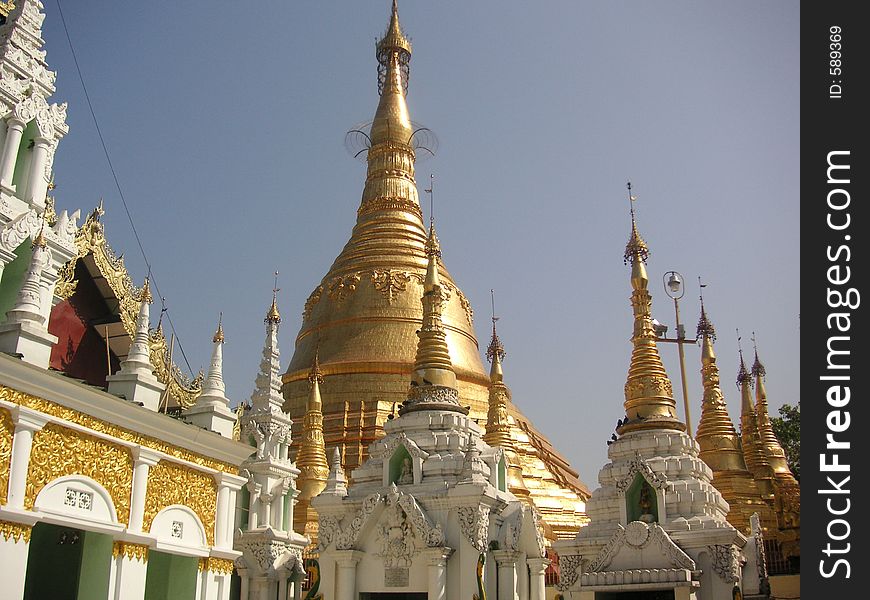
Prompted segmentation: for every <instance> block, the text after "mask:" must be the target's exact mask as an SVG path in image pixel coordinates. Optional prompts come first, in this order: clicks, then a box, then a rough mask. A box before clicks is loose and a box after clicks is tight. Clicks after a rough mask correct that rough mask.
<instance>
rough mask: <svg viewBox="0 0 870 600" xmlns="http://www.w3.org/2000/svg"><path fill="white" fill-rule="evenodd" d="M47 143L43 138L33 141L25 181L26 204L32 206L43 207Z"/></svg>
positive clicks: (46, 185)
mask: <svg viewBox="0 0 870 600" xmlns="http://www.w3.org/2000/svg"><path fill="white" fill-rule="evenodd" d="M48 152H49V141H48V140H47V139H45V138H44V137H37V138H35V139H34V140H33V155H32V158H31V159H30V173H29V176H28V180H27V187H26V189H27V198H26V200H27V202H28V203H29V204H31V205H32V206H38V207H40V208H44V207H45V192H46V190H47V188H48V180H47V179H46V178H45V165H46V162H47V161H48Z"/></svg>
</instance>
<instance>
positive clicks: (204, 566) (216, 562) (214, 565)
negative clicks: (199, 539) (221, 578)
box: [198, 556, 235, 575]
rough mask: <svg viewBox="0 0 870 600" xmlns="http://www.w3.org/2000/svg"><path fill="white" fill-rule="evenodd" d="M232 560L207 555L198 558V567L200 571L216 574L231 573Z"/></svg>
mask: <svg viewBox="0 0 870 600" xmlns="http://www.w3.org/2000/svg"><path fill="white" fill-rule="evenodd" d="M234 566H235V565H233V561H231V560H229V559H226V558H216V557H214V556H208V557H205V558H200V559H199V565H198V568H199V570H200V571H211V572H212V573H217V574H218V575H231V574H232V572H233V568H234Z"/></svg>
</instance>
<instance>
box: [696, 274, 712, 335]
mask: <svg viewBox="0 0 870 600" xmlns="http://www.w3.org/2000/svg"><path fill="white" fill-rule="evenodd" d="M698 285H699V286H701V294H700V296H699V297H700V299H701V318H700V319H698V328H697V330H696V334H695V336H696V337H697V338H698V339H702V338H705V337H706V338H710V341H711V342H715V341H716V328H715V327H713V323H712V322H711V321H710V320H709V319H708V318H707V311H706V309H705V308H704V288H705V287H707V284H705V283H701V278H700V277H698Z"/></svg>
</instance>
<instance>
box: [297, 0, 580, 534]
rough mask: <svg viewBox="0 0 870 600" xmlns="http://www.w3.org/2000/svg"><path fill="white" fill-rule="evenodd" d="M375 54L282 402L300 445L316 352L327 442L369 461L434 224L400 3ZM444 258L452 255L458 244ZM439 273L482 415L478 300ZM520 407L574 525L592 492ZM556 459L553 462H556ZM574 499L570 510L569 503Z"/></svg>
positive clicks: (411, 345)
mask: <svg viewBox="0 0 870 600" xmlns="http://www.w3.org/2000/svg"><path fill="white" fill-rule="evenodd" d="M376 55H377V59H378V90H379V92H380V101H379V103H378V107H377V111H376V112H375V116H374V119H373V121H372V124H371V127H370V128H368V129H367V130H366V131H365V132H360V135H361V136H362V139H364V142H365V144H364V150H365V151H366V152H367V156H366V160H367V163H368V169H367V174H366V180H365V186H364V188H363V193H362V200H361V202H360V206H359V209H358V211H357V222H356V225H355V226H354V228H353V231H352V233H351V236H350V240H349V241H348V242H347V244H346V245H345V246H344V249H343V250H342V251H341V253H340V254H339V255H338V257H337V258H336V259H335V262H334V263H333V264H332V266H331V267H330V269H329V272H328V273H327V274H326V276H325V277H324V278H323V279H322V280H321V282H320V283H319V284H318V285H317V286H316V287H315V288H314V290H313V291H312V293H311V295H310V296H309V298H308V300H307V301H306V303H305V307H304V310H303V320H302V327H301V329H300V330H299V334H298V335H297V337H296V347H295V351H294V353H293V357H292V359H291V360H290V364H289V366H288V368H287V371H286V373H285V375H284V376H283V382H284V388H283V393H284V398H285V403H284V410H285V411H287V412H288V413H289V416H290V418H291V419H293V420H294V434H293V440H294V446H296V447H297V448H298V444H299V440H300V439H302V435H301V423H302V417H303V415H305V413H306V401H307V399H308V396H309V389H310V386H311V384H310V383H309V378H308V375H309V371H310V370H311V366H312V364H313V362H314V360H315V355H317V356H318V358H319V365H320V370H321V371H322V373H323V377H324V380H323V383H322V385H321V387H320V393H321V397H322V411H323V436H324V441H325V445H326V447H328V448H329V449H330V453H331V452H332V450H331V449H332V448H333V447H338V448H339V450H340V453H341V456H342V463H343V465H344V467H345V468H346V469H354V468H356V467H357V466H359V465H360V464H361V463H362V462H363V460H364V459H365V457H366V456H367V451H368V446H369V444H371V442H373V441H374V440H376V439H378V438H379V437H381V436H382V435H383V431H382V426H383V423H384V422H385V421H386V420H387V417H388V415H390V414H393V413H396V414H397V413H398V405H399V404H400V403H401V402H403V401H404V400H405V399H406V398H407V394H408V386H409V383H410V381H411V373H412V371H413V366H414V358H415V351H416V347H417V330H418V329H419V328H420V326H421V321H422V317H423V311H422V306H421V304H420V298H421V296H422V295H423V282H424V279H425V275H426V265H427V256H426V251H425V243H426V236H427V232H426V228H425V226H424V221H423V214H422V211H421V209H420V202H419V198H418V192H417V184H416V181H415V178H414V163H415V160H416V150H415V146H416V145H417V140H416V136H417V133H416V130H415V128H416V127H417V126H416V125H415V124H413V123H412V121H411V120H410V117H409V113H408V107H407V104H406V102H405V95H406V93H407V82H408V64H409V61H410V57H411V44H410V42H409V41H408V40H407V38H406V37H405V36H404V34H403V33H402V29H401V26H400V24H399V19H398V12H397V10H396V7H395V3H394V5H393V13H392V16H391V19H390V24H389V26H388V28H387V31H386V33H385V34H384V37H383V38H382V39H381V40H380V42H378V44H377V47H376ZM444 258H446V259H447V260H448V261H449V258H450V257H449V250H448V251H447V252H445V257H444ZM439 275H440V277H441V282H442V286H443V287H444V288H445V290H446V292H447V294H448V298H447V302H446V303H445V305H444V312H443V322H444V326H445V329H446V332H447V344H448V348H449V353H450V360H451V362H452V365H453V368H454V371H455V372H456V379H457V388H458V391H459V395H460V399H461V402H462V403H463V405H465V406H470V407H471V412H470V414H471V416H472V417H474V418H478V419H479V420H480V423H481V424H483V423H484V422H485V421H486V417H487V409H488V396H489V391H488V388H489V384H490V378H489V376H488V375H487V373H486V371H485V370H484V367H483V364H482V362H481V358H480V348H479V345H478V341H477V338H476V336H475V333H474V327H473V313H472V309H471V305H470V303H469V301H468V299H467V298H466V297H465V295H464V294H463V293H462V291H461V290H460V289H459V287H458V286H457V285H456V283H455V282H454V280H453V278H452V277H451V276H450V274H449V273H448V272H447V271H446V269H444V267H443V265H442V266H441V268H440V270H439ZM511 411H512V413H513V414H514V415H515V416H516V421H515V429H516V437H517V442H518V444H519V445H520V446H521V449H525V450H526V452H525V454H527V455H528V458H529V461H530V466H531V468H532V471H533V472H534V475H530V477H537V480H538V481H537V483H536V484H531V485H529V488H530V489H531V488H533V487H541V486H544V487H546V486H550V487H552V488H553V490H554V494H555V496H558V497H559V500H558V501H556V500H554V501H553V503H551V504H553V507H552V508H553V510H555V511H556V512H558V513H560V514H561V515H562V517H563V518H562V520H563V521H564V523H563V525H564V527H563V525H557V526H556V529H557V530H559V531H560V532H561V531H562V530H563V529H565V531H567V530H568V529H573V530H575V531H576V528H577V526H579V524H580V521H582V520H583V519H584V518H585V515H584V514H583V513H582V509H583V502H581V501H580V498H584V499H585V497H586V496H588V491H587V490H586V488H585V487H584V486H583V484H582V483H580V481H579V480H578V479H577V473H576V472H574V471H573V470H571V469H570V467H568V465H567V463H566V462H565V461H564V459H562V458H561V457H559V455H558V454H556V453H555V451H554V450H553V449H552V447H551V446H550V445H549V443H548V442H547V441H546V440H545V439H543V438H542V436H540V434H539V433H537V431H536V430H534V428H532V427H531V425H529V424H528V420H527V419H525V417H522V415H520V413H519V412H518V411H516V409H515V407H513V406H511ZM521 454H522V452H521ZM547 465H550V466H551V467H552V468H550V469H549V470H547ZM544 471H546V472H544ZM530 473H531V471H530ZM538 484H539V485H538ZM533 495H534V494H533ZM566 502H567V505H566V506H567V508H566V507H565V506H562V505H563V504H565V503H566ZM572 502H573V504H572ZM557 505H558V506H557ZM544 512H546V511H544Z"/></svg>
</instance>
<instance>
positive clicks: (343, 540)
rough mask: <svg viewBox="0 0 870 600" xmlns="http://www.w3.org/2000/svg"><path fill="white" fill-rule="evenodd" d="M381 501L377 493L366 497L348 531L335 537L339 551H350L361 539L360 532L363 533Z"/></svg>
mask: <svg viewBox="0 0 870 600" xmlns="http://www.w3.org/2000/svg"><path fill="white" fill-rule="evenodd" d="M381 499H382V498H381V495H380V494H378V493H377V492H376V493H374V494H371V495H370V496H366V498H365V500H363V503H362V506H361V507H360V509H359V510H358V511H357V513H356V515H355V516H354V518H353V520H352V521H351V522H350V525H349V526H348V527H347V529H344V530H342V531H341V532H340V533H339V534H338V535H337V536H335V537H336V540H335V547H336V548H337V549H338V550H350V549H352V548H353V547H354V545H355V544H356V542H357V539H358V538H359V534H360V531H362V527H363V525H364V524H365V522H366V521H367V520H368V518H369V516H371V514H372V512H374V510H375V508H377V506H378V504H380V503H381Z"/></svg>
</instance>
